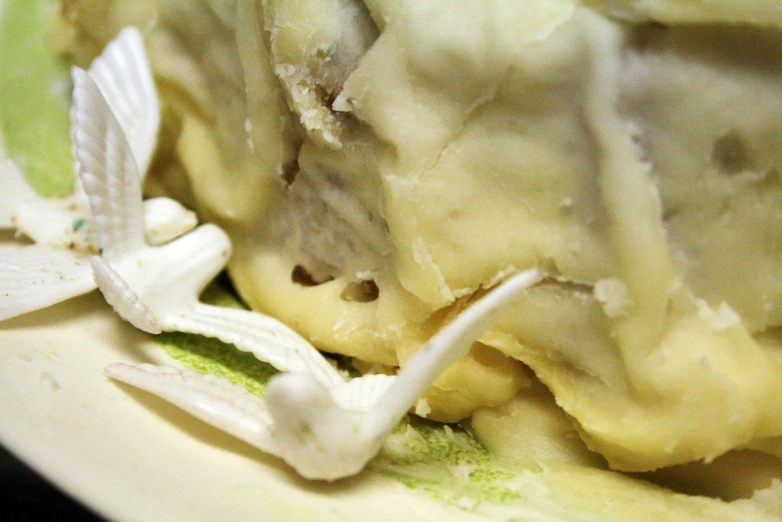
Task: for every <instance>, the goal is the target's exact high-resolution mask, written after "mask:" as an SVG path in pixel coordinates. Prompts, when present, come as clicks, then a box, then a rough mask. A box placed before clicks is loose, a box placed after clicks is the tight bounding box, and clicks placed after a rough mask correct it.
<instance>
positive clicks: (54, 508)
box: [0, 446, 103, 522]
mask: <svg viewBox="0 0 782 522" xmlns="http://www.w3.org/2000/svg"><path fill="white" fill-rule="evenodd" d="M0 506H2V516H1V518H2V519H3V521H4V522H27V521H33V520H35V521H38V520H64V521H67V522H103V519H101V518H99V517H98V516H96V515H95V514H94V513H92V512H91V511H88V510H87V509H86V508H85V507H83V506H82V505H81V504H79V503H77V502H76V501H74V500H72V499H71V498H70V497H68V496H67V495H65V494H63V493H61V492H60V491H59V490H58V489H57V488H55V487H54V486H52V485H50V484H49V483H48V482H47V481H45V480H44V479H42V478H41V477H40V476H39V475H38V474H37V473H35V472H34V471H32V470H31V469H30V468H28V467H27V466H25V465H24V464H23V463H22V462H21V461H20V460H19V459H17V458H16V457H14V456H13V455H11V454H10V453H9V452H8V451H6V449H5V448H3V447H2V446H0Z"/></svg>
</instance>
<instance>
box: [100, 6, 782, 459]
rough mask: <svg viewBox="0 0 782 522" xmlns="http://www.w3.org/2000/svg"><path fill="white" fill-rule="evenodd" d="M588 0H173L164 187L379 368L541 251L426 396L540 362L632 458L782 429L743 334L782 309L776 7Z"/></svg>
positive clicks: (697, 455)
mask: <svg viewBox="0 0 782 522" xmlns="http://www.w3.org/2000/svg"><path fill="white" fill-rule="evenodd" d="M114 3H115V4H118V5H119V4H122V3H123V2H118V1H115V2H114ZM585 4H586V5H585ZM585 4H582V3H578V2H574V1H568V0H545V1H544V0H536V1H531V2H525V3H524V4H523V5H521V4H519V3H517V2H503V1H499V0H496V1H475V2H465V3H460V4H459V5H458V8H457V7H456V6H455V5H454V4H453V3H451V2H444V1H443V2H435V1H433V2H426V3H422V2H406V1H401V2H400V1H393V2H391V1H382V0H376V1H367V2H365V3H363V4H362V3H358V2H354V1H352V0H342V1H339V2H326V1H325V0H319V1H311V2H286V1H264V2H261V1H253V0H239V1H235V2H230V1H222V2H218V1H206V0H203V1H200V2H185V1H183V0H182V1H179V0H165V1H163V2H162V3H161V4H160V6H159V12H158V13H157V16H158V20H157V23H156V25H154V26H150V28H149V29H148V40H149V42H150V53H151V57H152V58H151V59H152V63H153V66H154V68H155V69H156V70H157V74H158V76H159V83H160V90H161V94H162V96H163V98H164V102H165V104H166V111H167V115H168V118H167V122H168V124H167V125H168V126H167V128H166V130H165V131H164V135H163V140H162V146H161V149H160V152H159V159H158V161H159V167H160V168H159V169H158V175H157V177H156V178H155V180H153V182H152V184H151V185H150V187H148V189H149V191H150V192H153V193H156V192H158V193H159V192H162V193H168V194H171V195H174V196H176V197H179V198H180V199H184V200H190V199H191V200H192V201H194V203H195V205H196V206H197V207H198V208H199V210H200V211H201V213H202V214H203V215H204V216H206V217H207V218H208V219H211V220H214V221H216V222H217V223H219V224H220V225H221V226H223V227H224V228H225V229H226V230H227V231H228V232H229V233H230V234H231V236H232V239H233V241H234V245H235V255H234V258H233V260H232V262H231V265H230V267H229V270H230V274H231V277H232V279H233V281H234V284H235V285H236V288H237V289H238V291H239V292H240V294H241V295H242V297H243V298H244V299H245V300H246V302H247V303H249V304H250V305H251V306H252V307H253V308H255V309H257V310H259V311H262V312H265V313H269V314H272V315H274V316H276V317H278V318H280V319H282V320H283V321H285V322H286V323H287V324H289V325H291V326H293V327H294V328H296V329H297V330H298V331H300V332H301V333H302V334H304V335H305V336H307V337H308V338H309V339H311V340H312V341H313V342H314V343H315V344H316V345H317V346H318V347H319V348H321V349H323V350H325V351H329V352H334V353H339V354H344V355H346V356H350V357H353V358H355V359H356V361H357V362H356V366H357V367H358V368H359V369H361V370H362V371H370V370H371V371H386V372H392V371H394V368H396V367H398V366H399V365H404V364H405V362H406V361H407V360H408V359H409V358H410V356H411V355H412V354H413V353H414V352H415V350H416V349H417V348H418V347H419V346H420V345H421V344H422V343H423V342H424V341H425V340H426V339H427V338H428V337H429V336H430V335H431V334H432V332H434V331H436V330H437V329H438V328H439V327H440V326H441V325H442V324H444V323H445V322H446V321H448V320H449V319H450V318H451V317H452V316H453V314H455V313H457V312H458V310H460V309H462V308H463V307H465V306H466V305H467V304H468V303H469V302H470V301H471V300H473V299H475V298H476V297H478V296H479V295H481V293H482V292H484V291H485V289H486V288H488V287H490V286H491V285H492V284H493V283H495V282H496V281H498V280H499V279H501V278H502V277H503V275H505V274H507V273H509V272H512V271H515V270H523V269H526V268H530V267H533V266H537V267H541V268H543V269H545V270H546V272H547V273H548V274H549V277H548V279H547V280H546V281H545V282H544V284H541V285H539V286H537V287H536V288H534V289H532V290H530V291H529V292H528V294H527V296H526V297H525V298H524V299H523V300H522V301H521V302H519V303H518V305H517V306H515V307H514V309H513V310H512V311H511V312H509V313H506V314H505V315H504V316H503V317H502V319H501V320H500V322H499V323H498V324H497V325H496V327H495V328H493V329H492V330H491V331H489V332H488V333H487V334H486V335H485V336H484V337H483V338H482V339H481V341H480V342H479V343H476V344H475V346H474V347H473V349H472V351H471V353H470V354H468V356H466V357H465V358H463V359H462V360H461V361H459V362H458V363H457V364H456V365H455V366H454V367H452V368H451V369H449V370H448V372H446V374H444V375H443V376H442V377H441V378H440V379H439V380H438V381H437V382H436V383H435V384H434V386H433V387H432V389H431V390H430V391H429V392H428V394H427V396H426V398H425V399H426V403H425V404H426V405H427V408H426V409H429V410H431V411H430V412H429V414H428V416H429V417H430V418H433V419H436V420H443V421H457V420H460V419H463V418H466V417H468V416H469V415H470V414H471V413H472V412H473V411H474V410H475V409H476V408H479V407H485V406H497V405H500V404H503V403H505V402H507V401H508V400H510V399H512V398H513V397H515V396H516V395H517V394H519V393H522V394H523V393H525V392H524V390H525V389H527V387H528V386H529V385H530V382H532V381H531V380H530V377H529V375H528V374H527V371H528V370H527V368H529V369H531V370H532V371H533V372H534V374H535V376H536V378H537V379H539V380H540V381H542V382H543V383H544V384H545V385H546V386H547V387H548V388H549V390H550V391H551V392H552V393H553V395H554V397H555V399H556V402H557V404H558V405H559V407H561V408H562V409H563V410H564V411H565V412H566V413H567V415H568V417H569V419H570V421H571V422H572V424H573V426H574V427H575V429H577V430H578V432H579V433H580V435H581V437H582V438H583V440H584V441H585V442H586V444H587V446H588V447H589V448H590V449H591V450H593V451H595V452H598V453H600V454H601V455H602V456H603V457H604V458H605V459H606V460H607V462H608V464H609V465H610V466H611V467H612V468H615V469H620V470H626V471H646V470H653V469H657V468H660V467H663V466H670V465H675V464H681V463H685V462H690V461H694V460H704V459H705V460H707V461H708V460H711V459H713V458H716V457H717V456H719V455H722V454H724V453H725V452H727V451H729V450H731V449H735V448H743V447H747V446H750V445H755V446H757V445H759V444H760V442H759V441H762V443H763V444H764V445H765V446H764V447H766V448H768V447H775V446H774V444H775V442H774V441H775V439H776V437H779V436H780V435H782V415H780V414H779V412H780V411H782V393H781V392H782V369H781V368H780V366H779V363H778V362H777V360H778V357H777V354H776V353H775V349H774V348H770V347H767V346H764V345H761V344H760V343H759V342H758V341H757V340H756V337H754V336H756V335H758V334H760V333H762V332H769V331H772V330H773V329H774V328H776V327H777V326H779V324H780V318H782V315H781V314H782V308H780V305H782V273H781V272H782V263H780V258H781V257H782V226H780V225H782V210H780V209H782V207H780V205H779V202H780V201H779V199H780V195H781V194H782V193H781V192H780V189H781V188H782V187H781V186H780V173H779V172H780V171H779V170H778V169H779V167H778V164H779V162H780V160H781V159H782V158H780V157H779V156H780V153H779V148H778V147H777V146H776V142H777V140H778V139H779V137H780V135H782V133H780V130H781V129H780V127H779V126H780V124H782V117H781V116H780V115H782V110H781V109H782V58H781V57H782V52H780V51H782V39H781V37H780V35H781V34H782V33H780V32H779V29H777V28H778V27H779V23H780V21H781V20H782V14H780V11H779V8H778V7H776V4H775V3H774V2H770V1H765V2H764V1H757V2H743V3H740V4H738V3H731V2H708V3H704V2H663V1H660V2H630V1H628V2H620V1H614V2H586V3H585ZM235 13H238V16H234V14H235ZM769 451H775V450H773V449H772V450H769Z"/></svg>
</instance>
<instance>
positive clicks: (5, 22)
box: [0, 0, 73, 196]
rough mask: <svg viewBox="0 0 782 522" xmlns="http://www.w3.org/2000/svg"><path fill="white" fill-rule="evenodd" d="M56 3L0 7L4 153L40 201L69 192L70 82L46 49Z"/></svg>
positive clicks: (25, 1) (30, 1)
mask: <svg viewBox="0 0 782 522" xmlns="http://www.w3.org/2000/svg"><path fill="white" fill-rule="evenodd" d="M58 3H59V2H58V1H57V0H5V1H4V2H2V3H0V6H2V12H1V13H0V20H2V26H1V27H0V63H2V64H3V67H0V132H2V140H3V147H4V148H5V153H6V154H7V155H8V156H10V157H11V158H13V159H14V160H15V161H16V162H17V164H18V165H19V166H20V167H21V168H22V170H23V171H24V173H25V174H26V175H27V178H28V179H29V180H30V183H31V184H32V185H33V188H35V189H36V190H37V191H38V192H40V193H41V194H42V195H44V196H65V195H67V194H69V193H70V191H71V190H73V177H72V175H71V169H72V167H71V165H72V160H71V152H70V150H71V148H70V132H69V129H70V119H69V117H68V106H69V104H70V101H69V92H70V85H71V84H70V78H69V75H68V67H67V63H66V62H65V60H64V59H63V58H62V57H60V56H59V55H58V54H57V53H56V52H55V51H54V50H53V45H52V38H53V35H52V34H51V33H52V29H51V28H52V26H53V24H52V21H53V20H54V16H55V15H56V13H57V8H58Z"/></svg>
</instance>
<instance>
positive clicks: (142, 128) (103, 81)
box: [0, 28, 197, 320]
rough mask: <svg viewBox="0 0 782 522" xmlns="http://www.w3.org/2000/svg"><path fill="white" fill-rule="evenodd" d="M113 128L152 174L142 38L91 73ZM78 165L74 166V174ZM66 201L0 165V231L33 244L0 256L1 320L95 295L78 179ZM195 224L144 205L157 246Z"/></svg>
mask: <svg viewBox="0 0 782 522" xmlns="http://www.w3.org/2000/svg"><path fill="white" fill-rule="evenodd" d="M89 74H90V76H91V77H92V78H94V80H95V82H96V83H97V85H98V86H99V88H100V90H101V92H102V93H103V95H104V96H105V98H106V100H107V102H108V104H109V106H111V108H112V111H113V112H114V113H115V114H116V116H117V120H118V123H119V125H120V127H121V128H122V129H123V133H124V135H126V136H128V144H129V147H130V150H131V152H132V155H133V158H134V160H135V162H136V164H137V165H139V169H138V172H139V173H140V174H141V175H142V176H143V175H144V174H145V173H146V172H147V170H148V167H149V163H150V161H151V158H152V154H153V152H154V149H155V146H156V143H157V133H158V128H159V125H160V110H159V107H158V98H157V93H156V92H155V86H154V82H153V80H152V73H151V70H150V67H149V64H148V63H147V58H146V55H145V51H144V46H143V42H142V39H141V35H140V34H139V33H138V31H137V30H136V29H133V28H128V29H125V30H123V31H122V32H121V33H120V34H119V36H118V37H117V38H116V39H115V40H114V41H113V42H111V43H110V44H109V45H108V46H107V47H106V49H105V51H104V52H103V54H102V55H101V56H100V57H99V58H97V59H96V60H95V61H94V62H93V64H92V66H91V67H90V70H89ZM77 170H78V165H74V171H77ZM74 181H75V183H74V192H73V194H71V195H70V196H68V197H66V198H44V197H41V196H39V195H38V194H37V193H36V192H35V191H34V190H33V189H32V188H31V187H30V185H29V184H28V183H27V181H26V180H25V178H24V176H23V175H22V173H21V172H20V171H19V168H18V167H17V166H16V165H15V164H14V162H13V161H11V160H10V159H7V158H4V159H0V229H12V230H16V231H17V233H18V234H19V235H22V236H26V237H27V238H29V239H31V240H32V241H34V242H35V243H36V244H35V245H28V246H25V247H23V248H20V249H17V250H15V251H12V252H11V253H9V254H6V255H3V256H0V320H3V319H8V318H10V317H15V316H17V315H21V314H24V313H27V312H31V311H34V310H38V309H41V308H45V307H47V306H50V305H52V304H55V303H58V302H61V301H64V300H66V299H69V298H71V297H75V296H77V295H81V294H84V293H87V292H89V291H91V290H93V289H94V288H95V282H94V279H93V276H92V270H91V269H90V266H89V262H88V261H87V259H88V256H89V255H90V254H92V253H94V249H93V247H92V245H91V234H92V231H93V227H92V220H91V215H90V211H89V206H88V204H87V199H86V195H85V194H84V191H83V189H82V187H81V183H80V181H79V180H78V178H76V179H75V180H74ZM196 224H197V220H196V217H195V214H193V213H192V212H190V211H188V210H186V209H184V208H183V207H182V206H181V205H180V204H179V203H176V202H174V201H171V200H164V199H151V200H148V201H147V202H145V204H144V231H145V234H146V236H147V238H148V240H150V241H152V242H155V243H157V244H160V243H165V242H167V241H169V240H171V239H173V238H174V237H177V236H179V235H181V234H182V233H184V232H185V231H187V230H190V229H191V228H193V227H194V226H195V225H196Z"/></svg>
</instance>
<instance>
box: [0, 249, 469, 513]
mask: <svg viewBox="0 0 782 522" xmlns="http://www.w3.org/2000/svg"><path fill="white" fill-rule="evenodd" d="M5 239H6V241H4V242H2V243H0V249H1V248H3V247H4V248H8V247H9V241H8V240H7V239H8V236H6V237H5ZM142 360H146V361H158V362H163V361H167V359H166V356H165V354H164V353H163V352H162V350H161V349H160V348H159V347H158V346H157V345H156V344H155V343H153V342H150V338H149V337H148V336H147V335H145V334H141V333H138V332H136V331H134V330H133V329H132V328H130V327H129V326H128V325H126V324H124V323H122V322H121V321H120V320H119V318H118V317H117V316H116V315H114V314H113V313H112V312H111V310H110V309H109V308H108V306H107V305H106V304H105V303H104V302H103V301H102V299H101V297H100V295H99V294H97V293H92V294H90V295H88V296H85V297H83V298H79V299H76V300H72V301H69V302H67V303H64V304H61V305H58V306H54V307H52V308H49V309H47V310H44V311H41V312H36V313H32V314H28V315H26V316H23V317H19V318H16V319H13V320H9V321H6V322H3V323H0V442H2V443H3V444H4V445H5V446H6V447H8V448H9V450H11V451H12V452H13V453H15V454H16V455H18V456H19V457H20V458H22V459H23V460H25V461H26V462H27V463H28V464H30V465H31V466H32V467H33V468H35V469H36V470H37V471H39V472H40V473H41V474H43V475H44V476H45V477H47V478H48V479H49V480H51V481H52V482H54V483H55V484H57V485H58V486H59V487H60V488H62V489H63V490H65V491H66V492H68V493H69V494H71V495H73V496H74V497H76V498H77V499H79V500H81V501H82V502H84V503H86V504H87V505H89V506H90V507H92V508H93V509H95V510H96V511H98V512H99V513H101V514H102V515H104V516H106V517H108V518H111V519H117V520H171V521H173V520H188V521H198V520H235V521H238V520H256V521H257V520H263V521H271V520H292V519H295V520H319V521H321V520H323V521H325V520H358V519H362V520H378V521H380V520H444V519H446V518H445V517H447V519H448V520H462V519H464V520H470V519H473V518H474V517H472V516H469V515H468V514H466V513H464V512H462V511H460V510H457V509H456V508H453V507H450V506H449V505H447V504H445V503H442V502H439V501H437V500H434V499H431V498H429V497H427V496H425V495H423V494H419V493H417V492H415V491H412V490H410V489H408V488H406V487H405V486H403V485H401V484H400V483H398V482H396V481H393V480H390V479H387V478H385V477H381V476H380V475H378V474H376V473H373V472H365V473H364V474H362V475H360V476H359V477H357V478H354V479H351V480H347V481H341V482H338V483H335V484H331V485H329V484H315V483H309V482H306V481H303V480H301V479H299V478H298V477H297V476H296V474H295V473H293V472H292V471H290V470H289V469H288V468H287V467H286V466H285V465H284V464H283V463H282V462H281V461H278V460H276V459H273V458H269V457H266V456H264V455H263V454H261V453H259V452H258V451H255V450H254V449H253V448H251V447H249V446H247V445H245V444H244V443H242V442H239V441H236V440H234V439H233V438H231V437H229V436H227V435H224V434H223V433H221V432H219V431H217V430H216V429H213V428H212V427H210V426H208V425H206V424H204V423H202V422H200V421H197V420H194V419H192V418H191V417H189V416H188V415H186V414H184V413H181V412H180V411H179V410H177V409H176V408H174V407H171V406H169V405H168V404H167V403H164V402H163V401H160V400H157V399H155V398H153V397H151V396H150V395H148V394H145V393H142V392H138V391H135V390H133V389H131V388H129V387H125V386H121V385H118V384H115V383H114V382H112V381H110V380H109V379H107V378H106V377H105V376H104V375H103V368H104V367H105V366H106V365H107V364H109V363H111V362H115V361H142Z"/></svg>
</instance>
